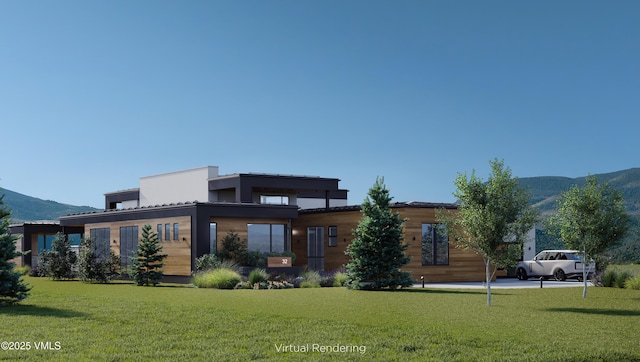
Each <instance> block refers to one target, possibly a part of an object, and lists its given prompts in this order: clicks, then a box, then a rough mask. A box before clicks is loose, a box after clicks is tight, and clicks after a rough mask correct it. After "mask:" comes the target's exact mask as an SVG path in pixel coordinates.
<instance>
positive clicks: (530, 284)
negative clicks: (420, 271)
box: [413, 278, 593, 289]
mask: <svg viewBox="0 0 640 362" xmlns="http://www.w3.org/2000/svg"><path fill="white" fill-rule="evenodd" d="M583 285H584V284H583V283H582V282H579V281H577V280H575V279H568V280H567V281H564V282H558V281H555V280H545V281H543V282H542V287H543V288H568V287H582V286H583ZM587 285H588V286H590V287H591V286H593V284H592V283H591V282H587ZM413 286H414V287H416V288H422V283H419V284H414V285H413ZM424 287H425V288H429V289H434V288H448V289H485V285H484V283H482V282H458V283H424ZM494 288H495V289H522V288H540V280H539V279H537V278H535V279H529V280H518V279H516V278H499V279H496V280H495V281H493V282H491V289H494Z"/></svg>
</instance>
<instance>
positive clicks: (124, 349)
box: [0, 278, 640, 361]
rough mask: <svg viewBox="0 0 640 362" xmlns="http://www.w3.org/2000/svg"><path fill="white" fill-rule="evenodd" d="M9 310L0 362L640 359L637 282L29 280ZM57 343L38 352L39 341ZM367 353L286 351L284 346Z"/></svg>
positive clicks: (1, 328) (0, 332)
mask: <svg viewBox="0 0 640 362" xmlns="http://www.w3.org/2000/svg"><path fill="white" fill-rule="evenodd" d="M26 280H27V281H28V282H29V283H31V285H33V286H34V288H33V291H32V295H31V296H30V297H29V298H27V299H26V300H25V301H24V302H23V303H22V304H21V305H19V306H15V307H10V308H0V320H1V323H0V341H13V342H30V344H31V349H30V350H22V351H3V350H0V360H16V359H23V360H33V361H35V360H43V359H54V360H60V361H63V360H64V361H71V360H98V361H105V360H108V361H125V360H139V361H151V360H167V361H183V360H190V361H191V360H209V361H213V360H216V361H221V360H238V361H245V360H288V359H289V360H300V359H304V360H325V359H327V360H329V359H335V360H363V361H364V360H367V361H368V360H416V361H424V360H447V361H449V360H462V361H468V360H515V361H522V360H539V361H553V360H557V361H570V360H576V361H582V360H604V361H615V360H640V345H639V344H638V336H640V291H637V290H625V289H617V288H590V289H589V291H588V297H587V299H583V298H582V289H581V288H561V289H521V290H515V289H505V290H494V296H493V306H492V307H487V306H486V294H485V291H484V290H434V289H431V290H430V289H424V290H423V289H412V290H407V291H396V292H367V291H350V290H346V289H344V288H322V289H320V288H318V289H286V290H255V291H254V290H214V289H196V288H188V287H183V286H176V285H167V286H159V287H155V288H153V287H135V286H133V285H132V284H125V283H113V284H109V285H96V284H82V283H80V282H75V281H74V282H54V281H50V280H48V279H44V278H26ZM47 341H49V342H51V343H52V344H51V346H53V347H55V346H56V345H55V342H59V346H60V349H59V350H37V349H36V348H35V342H47ZM314 343H315V344H319V345H329V346H336V345H337V346H342V347H343V348H349V347H350V346H364V348H366V352H365V353H364V354H361V353H360V352H358V351H346V352H325V353H321V352H314V351H309V352H278V348H277V347H279V346H280V345H283V346H286V347H287V348H290V347H289V346H290V345H294V346H295V347H296V349H297V348H298V346H306V345H307V344H308V345H309V348H310V349H312V348H313V344H314Z"/></svg>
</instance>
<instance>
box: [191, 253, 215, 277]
mask: <svg viewBox="0 0 640 362" xmlns="http://www.w3.org/2000/svg"><path fill="white" fill-rule="evenodd" d="M219 267H220V259H218V257H217V256H216V254H204V255H203V256H201V257H199V258H197V259H196V273H197V272H203V271H207V270H212V269H217V268H219Z"/></svg>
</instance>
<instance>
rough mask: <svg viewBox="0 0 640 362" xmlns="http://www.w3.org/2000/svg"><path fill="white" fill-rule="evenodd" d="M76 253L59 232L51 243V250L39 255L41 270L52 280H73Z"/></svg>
mask: <svg viewBox="0 0 640 362" xmlns="http://www.w3.org/2000/svg"><path fill="white" fill-rule="evenodd" d="M77 258H78V257H77V255H76V253H75V252H74V251H73V250H71V243H70V242H69V240H68V239H67V237H66V236H65V235H64V234H63V233H61V232H59V233H57V234H56V237H55V239H53V242H52V243H51V250H46V251H43V252H42V254H41V255H40V261H41V263H42V264H41V265H42V269H43V270H44V271H45V272H46V275H47V276H49V277H51V278H52V279H53V280H62V279H73V278H74V277H75V276H76V270H75V269H76V260H77Z"/></svg>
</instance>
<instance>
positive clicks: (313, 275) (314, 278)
mask: <svg viewBox="0 0 640 362" xmlns="http://www.w3.org/2000/svg"><path fill="white" fill-rule="evenodd" d="M300 277H302V278H303V279H304V281H307V282H315V283H318V284H320V279H322V276H320V273H318V272H317V271H315V270H305V271H303V272H302V273H300Z"/></svg>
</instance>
